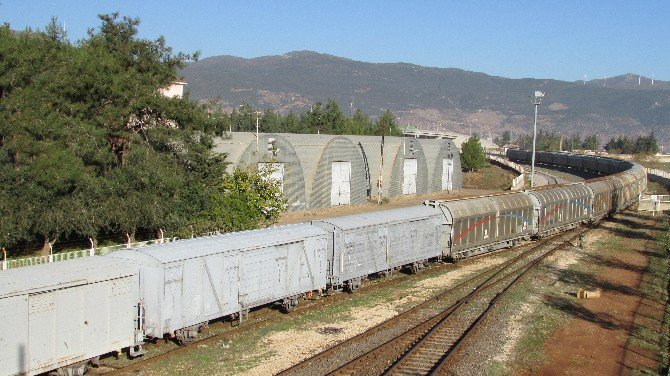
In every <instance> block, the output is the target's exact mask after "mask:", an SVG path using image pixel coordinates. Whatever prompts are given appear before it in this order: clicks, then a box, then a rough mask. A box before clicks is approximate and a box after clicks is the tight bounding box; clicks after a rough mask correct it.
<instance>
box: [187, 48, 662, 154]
mask: <svg viewBox="0 0 670 376" xmlns="http://www.w3.org/2000/svg"><path fill="white" fill-rule="evenodd" d="M180 74H181V75H182V76H183V78H184V80H185V81H186V82H187V92H188V93H189V95H190V98H191V99H195V100H201V101H212V100H215V101H217V102H218V105H219V106H221V107H222V108H223V109H225V110H232V109H233V108H235V107H237V106H239V105H241V104H243V103H249V104H250V105H252V106H253V107H255V108H261V109H265V108H271V109H274V110H277V111H279V112H282V113H287V112H288V111H294V112H296V113H299V112H302V111H306V110H309V108H310V105H311V104H313V103H314V102H326V101H327V100H328V99H333V100H335V101H337V102H338V104H339V105H340V107H341V109H342V111H344V112H345V113H348V114H349V113H351V112H353V111H354V110H355V109H357V108H360V109H361V110H363V111H364V112H365V113H367V114H369V115H371V116H373V117H376V116H378V115H379V114H381V113H382V112H383V111H384V110H386V109H388V110H391V111H392V112H393V113H394V115H395V116H396V118H397V119H398V122H399V123H400V124H401V125H403V126H410V127H416V128H419V129H431V130H448V131H453V132H459V133H465V134H468V133H469V132H473V133H475V132H476V133H478V134H480V135H483V136H484V137H495V136H499V135H501V134H502V133H503V132H504V131H511V132H512V135H513V136H515V135H516V134H519V133H529V132H532V128H533V114H534V108H533V105H532V104H531V100H532V98H530V96H531V95H533V93H534V92H535V91H536V90H538V91H542V92H545V93H546V96H545V97H544V98H543V101H542V103H541V105H540V106H539V108H538V128H539V129H543V130H546V131H550V132H561V133H563V134H565V135H572V134H580V135H582V136H586V135H592V134H596V135H598V136H599V138H600V140H601V141H607V140H609V138H611V137H613V136H616V135H625V136H629V137H635V136H637V135H640V134H648V133H650V132H654V134H655V135H656V137H657V138H658V139H659V142H660V143H661V144H663V145H664V146H665V148H666V151H667V150H670V132H669V131H668V130H669V128H670V82H667V81H659V80H653V84H652V79H650V78H648V77H643V76H641V75H638V74H633V73H628V74H624V75H621V76H616V77H608V78H603V79H597V80H590V81H575V82H567V81H559V80H552V79H534V78H522V79H510V78H504V77H497V76H490V75H487V74H485V73H479V72H471V71H466V70H462V69H455V68H432V67H424V66H419V65H414V64H407V63H381V64H380V63H366V62H360V61H354V60H350V59H346V58H342V57H337V56H332V55H326V54H321V53H316V52H312V51H297V52H289V53H286V54H284V55H281V56H264V57H259V58H252V59H245V58H240V57H234V56H214V57H208V58H205V59H202V60H200V61H197V62H193V63H191V64H189V65H187V66H186V67H185V68H184V69H183V70H182V71H181V72H180Z"/></svg>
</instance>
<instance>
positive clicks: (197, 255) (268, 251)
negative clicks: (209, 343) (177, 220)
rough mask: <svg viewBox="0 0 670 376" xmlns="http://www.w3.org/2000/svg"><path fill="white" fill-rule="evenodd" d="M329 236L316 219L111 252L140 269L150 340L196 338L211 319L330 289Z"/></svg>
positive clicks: (291, 302) (289, 304)
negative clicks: (328, 274)
mask: <svg viewBox="0 0 670 376" xmlns="http://www.w3.org/2000/svg"><path fill="white" fill-rule="evenodd" d="M327 240H328V238H327V234H326V233H325V232H324V231H323V230H321V229H319V228H317V227H314V226H310V225H309V224H297V225H288V226H280V227H271V228H266V229H261V230H253V231H244V232H238V233H230V234H224V235H216V236H209V237H203V238H196V239H189V240H180V241H176V242H173V243H168V244H161V245H156V246H149V247H145V248H139V249H136V250H124V251H117V252H114V253H111V254H110V255H109V256H107V257H111V258H119V259H123V260H126V261H127V262H128V263H130V264H132V265H137V266H139V269H140V290H139V291H140V296H141V298H142V304H143V308H144V312H145V314H144V316H145V322H144V328H145V330H146V333H145V335H146V336H147V337H162V336H163V335H164V334H168V335H170V336H173V335H174V336H176V338H177V340H178V341H179V342H182V343H185V342H189V341H190V340H192V339H193V338H194V337H195V336H196V335H197V332H198V330H199V329H200V327H201V326H202V325H204V324H206V323H207V322H208V321H210V320H213V319H216V318H219V317H223V316H227V315H238V314H239V315H240V317H242V316H243V315H244V314H246V313H247V312H248V310H249V309H251V308H254V307H257V306H260V305H264V304H267V303H273V302H279V303H281V304H283V305H284V306H285V308H287V309H290V308H291V307H293V306H294V305H295V304H297V297H298V296H299V295H300V294H303V293H306V292H311V291H314V290H319V289H324V288H325V287H326V273H325V271H326V250H327Z"/></svg>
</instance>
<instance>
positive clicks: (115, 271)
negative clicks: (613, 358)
mask: <svg viewBox="0 0 670 376" xmlns="http://www.w3.org/2000/svg"><path fill="white" fill-rule="evenodd" d="M508 156H509V157H510V159H515V160H519V161H521V162H524V161H528V160H529V157H530V153H529V152H525V151H515V150H512V151H510V152H509V153H508ZM537 161H538V163H546V164H551V165H558V166H562V167H565V168H573V169H576V170H577V169H578V170H590V171H591V172H592V173H594V174H601V175H606V176H601V177H598V178H595V179H591V180H588V181H586V182H583V183H575V184H565V185H558V186H549V187H543V188H536V189H529V190H526V191H520V192H512V193H504V194H494V195H488V196H481V197H474V198H467V199H459V200H451V201H432V202H426V203H425V204H424V205H422V206H418V207H408V208H402V209H394V210H385V211H378V212H371V213H365V214H357V215H350V216H344V217H337V218H330V219H324V220H319V221H313V222H310V223H302V224H295V225H287V226H277V227H271V228H265V229H260V230H252V231H243V232H237V233H230V234H224V235H214V236H207V237H200V238H195V239H188V240H179V241H175V242H172V243H168V244H160V245H154V246H149V247H144V248H139V249H129V250H123V251H117V252H113V253H111V254H109V255H107V256H93V257H87V258H82V259H76V260H70V261H63V262H58V263H52V264H44V265H37V266H32V267H25V268H18V269H12V270H8V271H4V272H1V273H0V374H1V375H17V374H21V375H34V374H39V373H44V372H54V373H56V374H68V375H72V374H82V373H83V372H84V371H85V369H86V367H87V365H88V364H89V363H90V362H95V361H96V360H97V359H99V356H100V355H103V354H107V353H111V352H117V351H118V352H120V351H122V350H124V349H125V350H126V351H127V352H128V355H129V356H131V357H134V356H140V355H142V354H143V353H144V350H143V349H142V344H143V343H144V341H145V340H147V339H151V338H164V337H168V338H173V339H174V340H176V341H178V342H180V343H188V342H190V341H192V340H193V339H194V338H195V336H196V335H197V333H198V331H199V330H200V329H201V327H202V326H204V325H206V324H207V323H208V322H209V321H211V320H215V319H219V318H222V317H232V318H236V319H239V320H242V319H243V318H244V317H245V315H246V314H247V313H248V312H249V310H250V309H253V308H255V307H259V306H263V305H268V304H277V305H279V306H281V307H282V308H283V309H284V310H286V311H290V310H291V309H292V308H294V307H295V306H296V305H297V304H298V301H299V299H300V298H301V297H303V296H305V295H311V294H318V293H320V292H322V291H327V290H341V289H344V290H348V291H350V292H353V291H355V290H356V289H357V288H358V287H360V285H361V282H362V281H363V280H364V279H365V278H367V277H369V276H371V275H376V274H388V273H390V272H392V271H393V270H397V269H399V268H408V269H409V270H411V271H413V272H417V271H419V270H420V269H421V268H422V267H423V266H424V265H426V263H427V262H430V261H436V260H443V259H452V260H458V259H462V258H466V257H470V256H473V255H477V254H482V253H485V252H489V251H492V250H495V249H500V248H503V247H510V246H512V245H514V244H515V243H516V242H518V241H520V240H524V239H530V238H532V237H543V236H548V235H551V234H554V233H558V232H561V231H565V230H566V229H569V228H573V227H577V226H579V225H580V224H583V223H588V222H597V221H599V220H600V219H602V218H603V217H605V216H608V215H610V214H612V213H615V212H617V211H620V210H623V209H625V208H627V207H629V206H631V205H633V204H635V203H636V202H637V201H638V200H639V196H640V194H641V193H642V192H643V191H644V189H645V187H646V174H645V172H644V169H643V168H642V167H641V166H639V165H637V164H635V163H630V162H624V161H619V160H614V159H607V158H599V157H593V156H583V155H576V154H568V153H538V154H537Z"/></svg>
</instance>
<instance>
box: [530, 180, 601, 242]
mask: <svg viewBox="0 0 670 376" xmlns="http://www.w3.org/2000/svg"><path fill="white" fill-rule="evenodd" d="M526 192H528V194H530V195H531V196H532V197H533V202H534V208H535V218H536V224H535V229H534V233H535V235H537V236H539V237H542V236H546V235H551V234H555V233H558V232H561V231H563V230H566V229H569V228H574V227H577V226H579V224H580V223H581V222H586V221H588V220H589V217H590V214H591V213H590V210H591V209H590V202H591V191H590V190H589V189H588V188H587V187H586V186H585V185H583V184H580V183H577V184H568V185H563V186H559V187H550V188H540V189H533V190H528V191H526Z"/></svg>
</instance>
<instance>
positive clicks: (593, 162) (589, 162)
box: [583, 155, 599, 173]
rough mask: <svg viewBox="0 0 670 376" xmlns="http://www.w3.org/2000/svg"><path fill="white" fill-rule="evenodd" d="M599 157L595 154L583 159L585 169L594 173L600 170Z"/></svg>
mask: <svg viewBox="0 0 670 376" xmlns="http://www.w3.org/2000/svg"><path fill="white" fill-rule="evenodd" d="M598 159H599V157H596V156H595V155H587V156H585V158H584V160H583V161H584V169H585V170H587V171H589V172H593V173H597V172H599V171H598Z"/></svg>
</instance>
